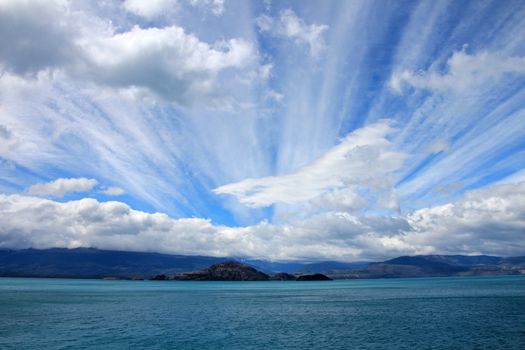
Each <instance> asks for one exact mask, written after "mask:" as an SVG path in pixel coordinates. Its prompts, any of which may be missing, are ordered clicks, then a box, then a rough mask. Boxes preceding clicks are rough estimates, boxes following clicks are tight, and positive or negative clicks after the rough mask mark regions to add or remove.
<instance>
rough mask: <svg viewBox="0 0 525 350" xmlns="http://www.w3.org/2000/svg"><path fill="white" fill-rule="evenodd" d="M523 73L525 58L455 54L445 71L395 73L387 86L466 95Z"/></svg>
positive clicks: (486, 53) (524, 70)
mask: <svg viewBox="0 0 525 350" xmlns="http://www.w3.org/2000/svg"><path fill="white" fill-rule="evenodd" d="M517 74H518V75H523V74H525V57H506V56H503V55H499V54H497V53H491V52H480V53H477V54H473V55H469V54H467V53H466V52H465V51H457V52H454V54H453V55H452V56H451V57H450V58H449V60H448V61H447V71H446V72H445V73H441V72H439V71H438V70H437V69H429V70H428V71H423V72H417V73H416V72H413V71H410V70H402V71H397V72H395V73H394V74H393V75H392V77H391V79H390V82H389V86H390V88H391V89H392V90H394V91H395V92H397V93H400V94H401V93H403V90H404V87H405V86H411V87H414V88H416V89H428V90H435V91H440V92H447V91H454V92H469V91H470V90H473V89H474V90H476V89H484V88H486V87H489V88H490V87H492V86H494V85H496V84H498V83H499V82H500V81H501V80H502V79H503V78H504V77H505V76H507V75H509V76H512V75H517Z"/></svg>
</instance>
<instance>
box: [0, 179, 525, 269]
mask: <svg viewBox="0 0 525 350" xmlns="http://www.w3.org/2000/svg"><path fill="white" fill-rule="evenodd" d="M524 232H525V182H522V183H519V184H507V185H498V186H493V187H490V188H485V189H480V190H475V191H472V192H470V193H467V194H466V195H465V196H464V198H461V199H460V200H458V201H456V202H453V203H448V204H446V205H442V206H437V207H432V208H424V209H420V210H418V211H415V212H413V213H411V214H409V215H406V216H396V217H390V216H360V217H359V216H354V215H351V214H349V213H344V212H335V211H333V212H327V213H322V214H318V215H314V216H311V217H309V218H306V219H302V220H295V221H291V222H289V223H287V224H284V225H276V224H271V223H268V222H264V221H263V222H261V223H259V224H257V225H253V226H246V227H228V226H222V225H214V224H212V223H211V222H210V221H209V220H205V219H199V218H184V219H174V218H171V217H169V216H168V215H166V214H161V213H153V214H151V213H145V212H142V211H137V210H133V209H131V208H130V207H129V206H128V205H126V204H125V203H122V202H114V201H112V202H98V201H97V200H95V199H91V198H86V199H81V200H76V201H69V202H65V203H60V202H56V201H52V200H49V199H43V198H37V197H29V196H22V195H0V247H3V248H28V247H34V248H50V247H68V248H74V247H98V248H102V249H104V248H105V249H122V250H134V251H156V252H165V253H178V254H203V255H213V256H237V257H258V258H267V259H275V260H284V259H338V260H347V261H352V260H361V259H384V258H388V257H394V256H398V255H403V254H430V253H440V254H443V253H450V254H472V253H480V254H497V255H517V254H523V252H524V250H525V239H524V238H525V237H524Z"/></svg>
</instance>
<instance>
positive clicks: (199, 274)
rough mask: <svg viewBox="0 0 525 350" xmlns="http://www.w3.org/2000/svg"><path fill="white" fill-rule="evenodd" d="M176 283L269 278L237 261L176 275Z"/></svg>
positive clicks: (264, 279) (266, 279)
mask: <svg viewBox="0 0 525 350" xmlns="http://www.w3.org/2000/svg"><path fill="white" fill-rule="evenodd" d="M173 279H175V280H178V281H268V280H269V279H270V277H269V276H268V275H267V274H265V273H263V272H260V271H257V270H256V269H254V268H253V267H250V266H247V265H244V264H241V263H239V262H237V261H226V262H223V263H219V264H215V265H212V266H210V267H208V268H206V269H203V270H200V271H195V272H187V273H183V274H179V275H176V276H175V277H174V278H173Z"/></svg>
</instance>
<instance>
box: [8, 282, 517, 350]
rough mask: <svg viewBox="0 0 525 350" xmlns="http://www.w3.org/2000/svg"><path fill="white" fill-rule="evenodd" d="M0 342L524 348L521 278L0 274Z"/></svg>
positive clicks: (20, 345) (33, 345) (30, 345)
mask: <svg viewBox="0 0 525 350" xmlns="http://www.w3.org/2000/svg"><path fill="white" fill-rule="evenodd" d="M0 349H525V276H500V277H465V278H460V277H449V278H419V279H386V280H385V279H381V280H339V281H332V282H295V281H293V282H278V281H272V282H172V281H167V282H163V281H158V282H157V281H103V280H74V279H31V278H0Z"/></svg>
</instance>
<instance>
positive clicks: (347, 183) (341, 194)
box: [214, 121, 406, 208]
mask: <svg viewBox="0 0 525 350" xmlns="http://www.w3.org/2000/svg"><path fill="white" fill-rule="evenodd" d="M393 131H394V129H393V128H392V127H391V126H390V125H389V123H388V121H381V122H378V123H375V124H371V125H368V126H366V127H364V128H361V129H358V130H356V131H354V132H352V133H351V134H349V135H348V136H347V137H345V138H344V139H343V140H342V141H341V143H340V144H338V145H337V146H335V147H333V148H332V149H330V150H329V151H328V152H326V153H325V154H324V155H322V156H321V157H320V158H319V159H317V160H315V161H313V162H312V163H310V164H308V165H306V166H304V167H303V168H301V169H299V170H298V171H296V172H294V173H292V174H286V175H281V176H269V177H263V178H256V179H246V180H243V181H240V182H236V183H232V184H227V185H224V186H220V187H218V188H216V189H215V190H214V192H215V193H216V194H227V195H233V196H235V197H236V198H237V199H238V200H239V201H240V202H241V203H243V204H245V205H248V206H251V207H265V206H269V205H272V204H276V203H286V204H293V203H300V202H306V201H311V200H314V202H321V203H326V201H330V202H333V201H334V200H340V201H341V205H343V206H346V207H349V208H350V207H359V206H361V203H362V202H363V200H362V199H361V198H360V196H359V195H358V194H357V193H356V191H355V189H356V188H357V187H358V186H361V187H363V188H365V189H369V190H373V191H378V192H381V191H387V190H389V186H388V184H389V183H390V181H388V175H389V173H391V172H393V171H394V170H396V169H398V168H399V166H400V165H401V164H402V163H403V161H404V159H405V157H406V155H405V154H404V153H402V152H398V151H395V150H393V146H392V143H391V142H390V141H389V140H388V139H387V135H388V134H390V133H392V132H393ZM350 187H352V189H349V188H350ZM341 190H343V191H341ZM334 191H335V192H334Z"/></svg>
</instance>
